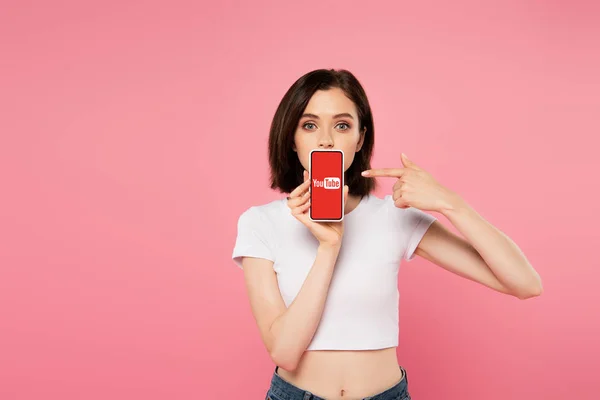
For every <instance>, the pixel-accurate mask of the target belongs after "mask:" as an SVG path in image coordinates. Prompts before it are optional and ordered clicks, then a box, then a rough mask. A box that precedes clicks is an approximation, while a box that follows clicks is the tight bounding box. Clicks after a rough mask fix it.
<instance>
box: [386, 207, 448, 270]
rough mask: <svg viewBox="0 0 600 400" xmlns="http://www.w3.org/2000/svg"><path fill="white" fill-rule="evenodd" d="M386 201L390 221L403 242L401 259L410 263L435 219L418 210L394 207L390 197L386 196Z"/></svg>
mask: <svg viewBox="0 0 600 400" xmlns="http://www.w3.org/2000/svg"><path fill="white" fill-rule="evenodd" d="M386 200H387V201H388V205H389V206H390V208H391V210H392V211H391V212H392V213H393V218H391V220H392V221H393V223H394V224H396V225H397V226H396V227H395V229H396V230H399V231H400V232H401V235H400V237H401V238H403V241H404V243H403V244H404V254H403V258H404V259H405V260H406V261H411V260H413V259H414V258H415V250H416V249H417V247H418V246H419V243H420V242H421V239H422V238H423V236H424V235H425V232H427V229H429V227H430V226H431V224H432V223H433V222H434V221H435V220H436V219H437V218H436V217H434V216H433V215H431V214H428V213H426V212H425V211H421V210H419V209H418V208H414V207H409V208H399V207H396V206H395V205H394V200H393V198H392V196H391V195H387V196H386Z"/></svg>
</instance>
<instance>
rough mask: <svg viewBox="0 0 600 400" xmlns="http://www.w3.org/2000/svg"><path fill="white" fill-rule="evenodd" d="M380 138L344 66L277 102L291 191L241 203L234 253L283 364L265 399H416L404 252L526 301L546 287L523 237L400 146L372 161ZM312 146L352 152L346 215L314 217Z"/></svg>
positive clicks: (284, 179)
mask: <svg viewBox="0 0 600 400" xmlns="http://www.w3.org/2000/svg"><path fill="white" fill-rule="evenodd" d="M373 144H374V129H373V117H372V114H371V108H370V106H369V102H368V100H367V97H366V95H365V92H364V90H363V88H362V86H361V85H360V83H359V82H358V80H357V79H356V78H355V77H354V75H352V74H351V73H350V72H348V71H346V70H337V71H336V70H333V69H330V70H325V69H320V70H315V71H312V72H310V73H308V74H306V75H304V76H303V77H301V78H300V79H298V80H297V81H296V82H295V83H294V84H293V85H292V87H291V88H290V89H289V90H288V91H287V93H286V94H285V96H284V97H283V99H282V101H281V103H280V104H279V107H278V108H277V111H276V113H275V116H274V119H273V122H272V125H271V129H270V136H269V163H270V167H271V188H272V189H278V190H279V191H281V192H282V193H286V194H289V196H288V197H287V198H282V199H278V200H274V201H271V202H269V203H267V204H263V205H258V206H253V207H250V208H249V209H247V210H246V211H245V212H244V213H242V215H241V216H240V218H239V220H238V236H237V240H236V244H235V247H234V250H233V255H232V258H233V260H234V261H235V263H236V264H237V265H238V266H239V267H241V268H243V270H244V277H245V281H246V287H247V290H248V296H249V300H250V305H251V309H252V313H253V315H254V318H255V320H256V323H257V325H258V328H259V330H260V334H261V337H262V340H263V342H264V344H265V347H266V348H267V350H268V351H269V354H270V356H271V358H272V360H273V362H274V363H275V365H276V367H275V371H274V373H273V376H272V379H271V386H270V388H269V390H268V392H267V395H266V398H267V399H272V400H296V399H298V400H301V399H345V400H346V399H373V400H391V399H410V395H409V392H408V378H407V374H406V370H405V369H404V368H403V367H402V366H401V365H400V364H399V363H398V360H397V357H396V347H397V345H398V332H399V326H398V300H399V294H398V284H397V282H398V281H397V277H398V266H399V263H400V261H401V260H402V259H404V260H406V261H410V260H412V259H413V258H414V257H415V255H419V256H421V257H423V258H425V259H427V260H429V261H430V262H432V263H434V264H436V265H439V266H440V267H442V268H445V269H447V270H449V271H451V272H453V273H456V274H458V275H460V276H462V277H465V278H467V279H470V280H473V281H475V282H479V283H480V284H483V285H485V286H487V287H489V288H491V289H494V290H497V291H499V292H502V293H506V294H509V295H513V296H516V297H518V298H520V299H526V298H529V297H533V296H538V295H540V294H541V292H542V285H541V280H540V277H539V275H538V274H537V273H536V271H535V270H534V269H533V268H532V267H531V265H530V264H529V262H528V260H527V259H526V258H525V256H524V255H523V254H522V253H521V251H520V250H519V248H518V247H517V246H516V245H515V243H514V242H513V241H512V240H511V239H510V238H508V237H507V236H506V235H505V234H503V233H502V232H501V231H499V230H498V229H497V228H495V227H494V226H492V225H491V224H489V223H488V222H487V221H486V220H484V219H483V218H482V217H481V216H480V215H479V214H477V212H476V211H475V210H474V209H473V208H471V207H470V206H469V205H468V204H467V203H466V202H465V201H464V200H463V199H462V198H461V197H460V196H459V195H458V194H457V193H456V192H453V191H452V190H450V189H448V188H447V187H445V186H442V185H441V184H440V183H438V182H437V181H436V180H435V179H434V178H433V177H432V176H431V175H430V174H428V173H427V172H426V171H425V170H423V169H422V168H421V167H420V166H417V165H416V164H415V163H413V162H412V161H411V160H409V159H408V158H407V157H406V156H405V155H404V154H402V164H403V165H402V166H401V167H398V168H384V169H371V166H370V160H371V155H372V152H373ZM312 149H340V150H342V151H343V152H344V156H345V157H344V159H345V165H344V171H345V175H344V176H345V178H344V179H345V183H346V184H347V185H345V186H344V204H345V206H344V218H343V220H342V221H340V222H327V223H324V222H313V221H311V220H310V219H309V216H308V209H309V207H310V194H309V193H310V190H309V180H308V179H307V178H308V172H307V170H308V156H309V153H310V151H311V150H312ZM378 176H389V177H395V178H397V181H396V183H395V184H394V186H393V191H392V192H393V193H391V194H388V195H386V196H385V197H384V198H383V199H382V198H379V197H377V196H374V195H372V194H371V192H372V191H373V190H374V189H375V186H376V184H375V181H374V180H373V178H374V177H378ZM425 211H435V212H438V213H440V214H442V215H445V216H446V217H447V218H448V219H449V221H450V222H451V223H452V224H453V225H454V226H455V227H456V229H458V231H459V232H460V233H461V234H462V236H464V239H463V238H462V237H460V236H457V235H455V234H454V233H452V232H451V231H450V230H448V229H447V228H445V227H444V225H442V224H441V223H440V222H439V221H438V220H437V219H436V218H435V217H433V216H432V215H430V214H428V213H427V212H425Z"/></svg>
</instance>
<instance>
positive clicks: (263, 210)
mask: <svg viewBox="0 0 600 400" xmlns="http://www.w3.org/2000/svg"><path fill="white" fill-rule="evenodd" d="M285 205H286V204H285V198H280V199H275V200H272V201H269V202H267V203H262V204H257V205H253V206H250V207H248V208H246V209H245V210H243V211H242V213H241V214H240V215H239V217H238V224H254V223H264V222H273V223H276V222H277V220H278V219H280V218H281V215H282V213H283V210H284V208H283V206H285Z"/></svg>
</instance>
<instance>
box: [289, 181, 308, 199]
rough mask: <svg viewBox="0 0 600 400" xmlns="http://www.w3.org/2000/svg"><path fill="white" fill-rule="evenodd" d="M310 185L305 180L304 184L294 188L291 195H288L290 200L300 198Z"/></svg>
mask: <svg viewBox="0 0 600 400" xmlns="http://www.w3.org/2000/svg"><path fill="white" fill-rule="evenodd" d="M309 185H310V181H309V180H306V181H304V182H302V183H301V184H300V185H299V186H298V187H296V189H294V190H293V191H292V193H290V196H289V197H290V198H294V197H298V196H301V195H302V194H304V192H305V191H306V189H308V186H309Z"/></svg>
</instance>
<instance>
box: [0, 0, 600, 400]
mask: <svg viewBox="0 0 600 400" xmlns="http://www.w3.org/2000/svg"><path fill="white" fill-rule="evenodd" d="M219 3H220V4H219V5H216V4H217V2H214V4H202V3H198V2H191V1H189V2H177V1H164V2H161V3H159V2H156V1H150V2H148V1H138V2H133V1H125V2H123V1H119V2H117V1H108V2H102V3H98V5H90V4H87V5H82V2H76V1H69V2H67V1H53V2H43V1H35V2H27V4H25V3H23V2H17V1H9V2H6V1H5V2H3V3H2V12H1V13H0V54H1V55H0V88H1V89H0V93H1V94H0V132H1V139H2V141H1V146H0V166H1V167H2V168H0V181H1V182H2V188H3V190H2V195H1V197H0V203H1V207H0V398H2V399H6V400H8V399H41V398H43V399H62V400H65V399H108V398H110V399H132V398H138V399H142V398H143V399H147V400H151V399H207V398H215V397H216V398H221V399H234V398H247V399H262V398H264V393H265V391H266V389H267V387H268V384H269V379H270V377H271V374H272V373H273V368H274V365H273V364H272V363H271V361H270V359H269V357H268V355H267V353H266V351H265V350H264V348H263V346H262V343H261V341H260V338H259V334H258V330H257V329H256V327H255V324H254V320H253V317H252V315H251V313H250V308H249V305H248V302H247V298H246V293H245V289H244V281H243V272H242V271H241V270H239V269H238V268H237V267H235V265H234V264H233V262H232V261H231V259H230V255H231V250H232V248H233V243H234V240H235V234H236V222H237V218H238V216H239V214H240V213H241V212H242V211H243V210H245V209H246V208H247V207H249V206H251V205H255V204H262V203H265V202H267V201H270V200H271V199H273V198H275V197H278V196H279V194H277V193H275V192H272V191H270V190H269V189H268V169H267V160H266V143H267V135H268V128H269V124H270V121H271V118H272V115H273V113H274V111H275V108H276V106H277V104H278V102H279V101H280V99H281V97H282V96H283V94H284V92H285V91H286V90H287V88H288V87H289V86H290V85H291V84H292V83H293V82H294V80H296V79H297V78H298V77H300V76H301V75H302V74H304V73H306V72H308V71H310V70H312V69H316V68H331V67H334V68H347V69H349V70H351V71H352V72H353V73H355V74H356V76H357V77H358V78H359V80H361V82H362V83H363V85H364V86H365V88H366V91H367V94H368V95H369V98H370V101H371V104H372V107H373V110H374V117H375V124H376V125H375V126H376V145H375V159H374V166H378V167H392V166H400V165H401V164H400V153H401V152H405V153H406V154H407V155H408V157H410V158H412V159H413V160H414V161H415V162H416V163H418V164H419V165H420V166H421V167H423V168H425V169H427V170H428V171H429V172H431V173H432V174H433V175H434V176H435V177H436V178H437V179H438V180H440V181H441V182H442V183H443V184H445V185H447V186H449V187H450V188H452V189H454V190H455V191H457V192H459V193H460V194H461V195H462V196H463V197H464V198H465V199H467V201H469V202H470V203H471V204H472V205H473V206H474V207H475V208H476V209H477V210H478V211H479V212H480V213H481V214H482V215H484V216H485V217H486V218H487V219H488V220H490V221H491V222H492V223H494V224H495V225H497V226H498V227H499V228H500V229H502V230H503V231H505V232H506V233H507V234H508V235H509V236H511V237H512V238H513V239H514V240H515V241H516V242H517V243H518V244H519V246H520V247H521V248H522V249H523V251H524V252H525V253H526V254H527V256H528V257H529V259H530V261H531V262H532V264H533V265H534V267H535V268H536V269H537V270H538V271H539V273H540V274H541V276H542V279H543V284H544V289H545V293H544V294H543V295H542V297H540V298H535V299H531V300H526V301H520V300H518V299H516V298H511V297H508V296H505V295H502V294H499V293H496V292H493V291H492V290H490V289H487V288H485V287H483V286H479V285H477V284H474V283H472V282H470V281H467V280H464V279H461V278H459V277H457V276H454V275H452V274H450V273H447V272H445V271H443V270H442V269H440V268H437V267H436V266H434V265H432V264H429V263H427V262H424V260H423V259H417V260H415V261H414V262H412V263H409V264H403V265H402V268H401V272H400V289H401V326H400V336H401V337H400V347H399V349H398V356H399V361H400V363H401V364H402V365H404V366H405V367H406V368H407V370H408V371H409V375H410V390H411V393H412V394H413V397H414V398H415V399H442V398H443V399H465V398H467V399H487V400H495V399H565V398H570V399H596V398H598V384H599V381H600V379H599V378H598V370H599V368H600V365H599V361H598V360H599V359H600V344H599V340H598V338H599V337H600V323H599V317H598V316H599V312H598V309H599V306H600V295H599V292H600V291H599V290H598V278H600V262H598V258H597V257H596V255H595V254H592V250H591V249H592V248H594V247H595V248H597V246H598V245H599V244H600V240H599V239H600V238H599V236H600V235H599V234H598V222H599V218H598V213H597V212H596V208H597V205H598V194H599V190H598V181H597V177H596V176H595V175H594V176H593V175H592V171H596V170H598V168H599V167H600V162H599V161H598V159H599V156H598V149H599V139H598V137H599V136H598V135H599V133H600V118H599V116H598V113H599V110H600V95H599V93H600V75H599V74H598V71H600V52H599V51H598V48H599V46H600V42H599V40H598V39H599V34H600V17H599V16H600V7H599V6H598V3H597V2H592V1H587V2H586V1H570V2H567V1H562V2H561V1H553V2H527V1H522V0H519V1H510V2H509V1H502V2H497V4H492V3H486V4H485V5H484V4H483V3H482V2H477V1H472V2H469V3H464V2H462V3H460V4H459V3H457V2H445V1H440V2H436V3H431V2H427V3H424V2H403V4H402V5H400V4H399V2H391V1H390V2H386V3H380V2H377V3H374V2H371V3H367V4H368V5H369V6H371V8H370V9H369V8H366V7H365V3H364V2H340V3H333V2H321V1H320V2H303V3H302V4H301V5H300V4H299V3H293V2H281V1H273V2H269V3H267V2H242V1H238V2H232V1H223V2H219ZM415 3H418V4H415ZM593 3H595V4H593ZM380 182H381V190H380V191H379V192H377V194H378V195H381V196H383V195H385V194H387V193H390V192H391V187H392V185H393V183H394V182H393V180H391V179H390V178H386V179H382V180H381V181H380ZM438 216H439V215H438ZM440 218H441V219H442V221H443V222H444V223H448V221H447V220H445V219H443V218H442V217H440Z"/></svg>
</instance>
